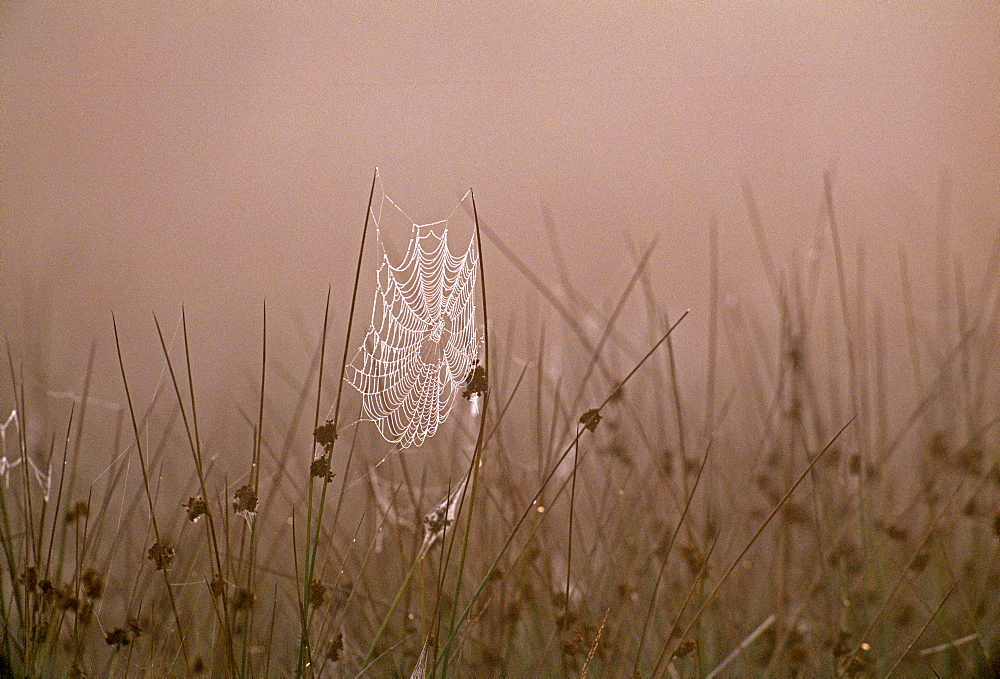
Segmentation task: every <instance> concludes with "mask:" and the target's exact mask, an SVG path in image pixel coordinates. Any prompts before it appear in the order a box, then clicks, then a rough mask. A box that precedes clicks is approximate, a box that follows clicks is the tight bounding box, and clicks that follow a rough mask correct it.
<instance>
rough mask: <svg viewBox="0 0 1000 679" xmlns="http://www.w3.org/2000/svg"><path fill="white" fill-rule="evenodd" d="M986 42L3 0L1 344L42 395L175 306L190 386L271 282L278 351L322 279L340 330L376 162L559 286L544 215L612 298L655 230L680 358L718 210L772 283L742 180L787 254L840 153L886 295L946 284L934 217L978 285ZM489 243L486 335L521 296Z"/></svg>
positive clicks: (814, 10)
mask: <svg viewBox="0 0 1000 679" xmlns="http://www.w3.org/2000/svg"><path fill="white" fill-rule="evenodd" d="M998 36H1000V5H998V4H997V3H995V2H964V3H948V2H926V3H914V2H906V3H891V2H859V1H855V2H834V3H815V2H801V3H791V2H789V3H761V4H758V3H730V2H722V3H716V4H711V3H676V2H649V3H643V2H635V3H631V2H630V3H624V2H622V3H619V2H609V3H604V2H601V3H563V2H530V3H529V2H517V3H497V4H495V5H493V4H489V5H487V4H486V3H437V2H434V3H355V2H345V3H326V2H298V3H249V2H248V3H244V2H228V3H227V2H191V3H187V2H183V3H182V2H144V3H104V2H74V3H45V2H31V1H21V2H7V3H3V4H2V5H0V304H2V310H0V332H2V333H3V334H4V335H5V337H7V338H9V340H10V341H11V343H12V347H13V348H14V350H15V353H16V354H18V355H22V356H26V357H28V358H31V357H34V358H35V359H36V362H37V361H41V362H42V363H44V365H45V366H46V368H45V370H46V371H47V374H40V375H39V376H38V378H39V379H45V380H47V381H48V382H49V388H52V389H62V388H75V389H79V383H80V381H81V380H82V373H83V365H84V363H85V360H86V355H87V351H88V348H89V345H90V342H91V340H92V339H94V338H97V340H98V342H99V344H100V351H101V354H100V358H99V364H100V365H102V366H104V367H105V368H106V369H107V371H110V372H109V374H111V375H113V374H114V373H113V371H111V367H113V366H114V363H113V362H112V360H111V353H110V350H111V349H110V348H111V347H113V345H111V344H110V341H111V340H110V338H111V335H110V319H111V312H112V310H113V311H114V312H115V313H116V314H117V316H118V319H119V322H120V329H121V330H122V332H123V335H124V342H125V344H126V346H127V348H128V353H127V357H126V360H130V361H132V362H133V363H132V364H133V365H135V364H144V363H143V361H146V360H149V359H148V357H150V356H154V357H155V355H156V351H155V349H156V346H155V342H156V340H155V330H154V328H153V325H152V317H151V312H154V311H155V312H156V313H157V314H159V315H160V317H161V320H162V321H163V322H164V325H165V326H166V327H167V332H168V333H170V332H172V331H173V328H174V326H175V324H176V321H177V318H178V314H179V310H180V305H181V304H182V303H185V304H186V305H187V308H188V311H189V313H190V314H191V319H190V321H191V322H192V343H193V345H194V346H195V347H197V358H198V362H199V363H200V368H201V369H202V370H203V371H204V374H206V375H208V376H210V378H209V379H217V378H222V377H224V376H225V375H226V374H227V373H228V372H230V371H234V370H235V371H237V372H239V371H245V370H246V371H252V366H253V365H254V361H255V356H256V355H257V352H258V351H259V328H260V321H259V317H260V312H261V304H262V300H263V299H264V298H265V297H266V298H267V300H268V305H269V308H270V309H271V312H272V313H273V314H274V316H273V323H274V324H275V326H280V327H281V328H282V329H280V330H275V332H281V333H285V334H286V335H287V338H286V341H287V342H288V343H289V344H290V345H292V346H295V347H299V348H301V347H303V346H305V340H303V339H302V338H301V337H300V335H302V336H305V335H308V336H309V337H313V336H314V335H315V332H316V331H317V330H318V327H319V325H320V322H321V315H322V304H323V300H324V298H325V295H326V289H327V285H332V286H333V291H334V305H335V308H334V311H333V316H334V318H335V319H340V320H342V319H343V318H344V315H345V314H346V308H347V302H348V300H349V292H348V291H349V286H350V283H351V280H352V277H353V267H354V258H355V256H356V254H355V253H356V251H357V246H358V241H359V238H360V231H361V226H362V223H363V219H364V212H365V205H366V201H367V197H368V190H369V187H370V182H371V177H372V172H373V170H374V168H375V167H376V166H377V167H379V168H380V172H381V175H382V178H383V180H384V183H385V185H386V189H387V191H388V193H389V194H390V195H391V196H392V197H393V198H394V199H395V200H396V201H397V202H398V203H399V204H400V205H401V206H403V207H404V208H405V209H406V210H407V212H408V213H409V214H410V215H412V216H413V217H414V218H415V219H417V220H420V221H433V220H436V219H439V218H441V217H442V216H443V215H445V214H447V213H448V212H450V211H451V209H452V208H453V207H454V205H455V203H456V201H457V200H458V199H459V198H460V197H461V196H462V195H463V194H464V193H465V191H466V190H467V189H468V188H469V187H472V188H473V189H474V190H475V192H476V200H477V204H478V209H479V214H480V216H481V217H482V219H483V221H484V222H488V224H489V225H490V226H491V228H492V229H493V230H494V231H496V232H498V233H499V234H501V235H502V237H503V238H504V239H505V240H506V241H507V242H508V243H509V244H510V245H511V246H512V247H514V248H515V249H516V250H517V251H518V252H519V253H521V256H522V257H523V258H524V259H525V260H526V261H527V262H528V263H529V264H530V265H531V266H532V267H533V268H534V269H535V270H536V271H537V272H538V273H539V274H540V275H541V276H543V278H545V279H546V280H549V281H552V282H553V283H554V282H555V280H556V277H555V274H554V273H553V269H552V259H551V256H550V252H549V248H548V246H547V240H546V237H545V235H544V234H545V232H544V229H543V221H542V216H541V215H542V211H543V209H545V210H548V211H549V213H550V214H551V215H552V219H553V222H554V223H555V225H556V227H557V229H558V233H559V237H560V242H561V244H562V248H563V250H564V253H565V255H566V257H567V259H568V260H569V261H570V262H571V265H572V273H573V276H574V278H575V282H576V283H577V284H578V285H580V286H584V285H587V284H591V285H593V286H594V290H593V294H594V296H595V298H596V300H597V301H598V302H601V303H604V304H605V306H607V305H608V304H610V303H613V301H614V299H615V297H616V296H617V294H618V293H619V291H620V290H621V288H622V287H623V285H624V281H625V280H626V279H627V277H628V275H629V273H630V270H631V266H632V261H633V260H632V258H631V255H630V254H629V253H630V250H629V247H628V245H627V243H626V235H627V236H628V237H629V238H631V239H632V240H633V241H634V242H635V243H636V244H637V246H639V247H642V246H644V245H645V244H646V243H648V242H649V241H650V239H651V238H653V237H654V235H657V234H659V236H660V240H659V244H658V249H657V253H656V255H655V256H654V259H653V265H652V267H651V272H652V273H651V276H652V279H653V281H654V282H655V285H656V289H657V294H658V295H659V300H660V302H661V303H662V304H663V305H664V307H665V308H666V309H668V310H670V312H671V313H672V314H674V315H676V314H677V313H679V312H680V311H682V310H684V309H686V308H691V309H692V315H691V317H690V320H689V321H686V323H687V324H688V325H689V326H690V328H691V330H690V334H689V335H688V336H687V337H688V339H687V340H683V338H679V341H680V342H681V350H682V351H687V352H688V354H689V355H691V356H695V355H697V354H698V353H699V352H700V351H701V349H700V348H699V346H697V345H698V342H699V341H700V338H702V337H703V334H704V331H703V329H702V328H703V327H704V324H705V320H706V310H705V306H706V293H707V289H708V244H707V228H708V227H707V225H708V222H709V219H711V218H712V217H713V216H714V217H717V218H718V220H719V224H720V247H721V250H722V257H723V261H724V267H723V272H724V273H723V285H724V286H726V289H727V290H736V289H737V288H738V289H739V292H740V294H741V295H746V296H748V297H749V298H751V299H752V298H754V296H755V295H763V292H762V290H763V285H764V278H763V276H762V273H761V271H760V267H759V260H758V257H757V255H756V251H755V250H754V245H753V239H752V236H751V234H750V231H749V226H748V221H747V218H746V209H745V205H744V202H743V194H742V188H741V186H742V184H743V183H744V182H745V183H747V184H748V185H749V186H750V187H752V188H753V190H754V192H755V194H756V196H757V199H758V201H759V203H760V208H761V212H762V215H763V217H764V220H765V224H766V228H767V231H768V235H769V238H770V239H771V243H772V245H773V247H774V249H775V254H776V257H777V258H778V260H779V262H781V263H782V264H785V263H789V262H793V261H794V260H795V258H796V257H798V256H800V255H801V252H802V251H804V250H805V249H806V248H808V247H809V243H810V238H811V235H812V230H813V229H814V227H815V226H816V223H817V219H818V216H819V211H820V208H821V205H822V203H821V199H822V177H823V172H824V171H828V170H829V171H831V172H832V173H833V176H834V178H835V191H836V195H837V200H838V209H839V213H840V217H841V220H842V231H843V232H842V237H843V239H844V242H845V247H846V248H847V250H848V251H849V253H851V257H850V262H854V255H853V253H854V252H855V250H856V248H857V247H858V246H859V245H860V244H863V245H864V247H865V249H866V258H867V261H868V262H869V267H870V271H871V272H872V273H869V277H870V278H871V281H872V285H873V287H879V284H880V283H881V284H882V287H883V288H885V289H887V290H888V289H891V290H895V289H897V287H898V269H897V268H896V258H897V249H898V248H899V247H900V246H905V247H906V248H907V251H908V253H909V254H910V255H911V257H912V258H913V260H914V262H915V263H916V264H915V279H916V280H915V284H916V285H917V287H918V291H922V292H924V293H930V292H932V291H933V283H934V276H933V266H934V263H935V249H934V248H935V243H936V240H935V239H936V238H938V236H939V234H940V233H944V234H945V235H946V236H947V241H948V243H949V246H950V247H951V248H952V249H953V250H954V252H955V253H956V256H957V257H960V258H961V259H962V261H964V262H965V263H966V269H967V272H968V274H969V276H970V279H971V280H978V279H977V278H976V276H979V275H981V273H982V271H981V269H982V266H983V265H984V262H985V250H986V249H987V248H988V245H989V244H990V242H991V240H992V238H994V237H995V234H996V231H997V218H998V216H1000V183H998V180H1000V130H998V127H1000V126H998V120H1000V117H998V110H1000V108H998V106H1000V55H998V52H1000V38H998ZM942 177H944V178H946V180H947V181H946V182H945V183H943V180H942ZM943 185H945V186H949V187H950V189H949V190H948V192H947V193H946V195H947V198H948V201H947V206H946V208H943V207H942V195H943V194H942V188H941V187H942V186H943ZM942 219H944V220H945V223H946V224H947V228H946V229H944V230H942V229H941V227H940V225H941V224H942ZM484 257H485V262H486V265H487V275H488V276H489V277H491V279H492V282H493V287H492V289H493V290H494V291H497V295H496V296H495V297H494V307H495V311H496V314H497V318H498V322H499V319H501V318H503V317H504V314H509V313H510V312H511V309H515V308H516V307H517V306H518V305H519V304H523V302H522V298H521V297H520V296H519V295H517V294H513V293H516V292H517V291H522V292H523V291H524V290H527V289H528V288H527V287H526V285H525V283H524V281H523V279H522V278H521V277H520V275H519V274H517V273H516V272H515V270H514V269H513V268H512V267H511V266H510V264H509V262H507V261H506V260H505V259H504V258H503V257H502V256H501V255H500V254H499V253H498V251H496V250H495V249H493V248H491V247H490V245H489V244H488V243H487V244H486V247H485V255H484ZM851 266H853V264H852V265H851ZM886 294H888V295H890V296H891V295H892V293H886ZM887 313H888V314H889V315H890V316H892V314H898V310H895V309H894V308H889V309H888V312H887ZM363 315H364V314H362V316H363ZM296 319H302V320H296ZM310 341H312V340H310ZM337 341H338V342H339V341H340V340H339V339H338V340H337ZM685 342H686V344H685ZM143 357H146V358H143ZM67 365H68V366H71V367H70V368H68V369H67V368H66V367H65V366H67ZM152 367H153V368H155V369H158V367H159V365H158V364H155V365H153V366H152ZM209 391H210V393H211V390H209ZM105 396H106V397H107V398H116V399H117V398H120V385H115V384H114V383H113V382H112V383H111V384H109V386H107V387H106V392H105Z"/></svg>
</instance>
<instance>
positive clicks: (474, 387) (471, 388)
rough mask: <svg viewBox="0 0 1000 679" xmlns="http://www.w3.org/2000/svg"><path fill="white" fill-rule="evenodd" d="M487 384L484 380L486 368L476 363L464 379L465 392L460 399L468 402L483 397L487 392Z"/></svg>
mask: <svg viewBox="0 0 1000 679" xmlns="http://www.w3.org/2000/svg"><path fill="white" fill-rule="evenodd" d="M489 388H490V387H489V382H488V381H487V379H486V368H484V367H483V366H481V365H479V361H476V365H475V366H474V367H473V368H472V370H470V371H469V375H468V376H467V377H466V378H465V391H463V392H462V398H464V399H465V400H467V401H469V400H472V399H473V398H475V397H477V396H482V395H484V394H485V393H486V392H487V391H488V390H489Z"/></svg>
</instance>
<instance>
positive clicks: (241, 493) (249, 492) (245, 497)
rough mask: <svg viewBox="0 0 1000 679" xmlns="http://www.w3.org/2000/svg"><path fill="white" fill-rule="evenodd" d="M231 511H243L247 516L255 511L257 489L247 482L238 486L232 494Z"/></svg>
mask: <svg viewBox="0 0 1000 679" xmlns="http://www.w3.org/2000/svg"><path fill="white" fill-rule="evenodd" d="M233 511H234V512H236V513H237V514H239V513H240V512H245V513H246V514H247V515H249V516H252V515H254V514H256V513H257V491H255V490H254V489H253V486H251V485H250V484H249V483H247V484H245V485H243V486H240V488H239V490H237V491H236V494H235V495H234V496H233Z"/></svg>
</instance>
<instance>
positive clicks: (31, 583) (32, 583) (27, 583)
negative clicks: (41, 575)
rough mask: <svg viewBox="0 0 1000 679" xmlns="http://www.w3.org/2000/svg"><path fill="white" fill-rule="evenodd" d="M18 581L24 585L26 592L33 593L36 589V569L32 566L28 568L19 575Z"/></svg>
mask: <svg viewBox="0 0 1000 679" xmlns="http://www.w3.org/2000/svg"><path fill="white" fill-rule="evenodd" d="M19 580H20V581H21V583H23V584H24V588H25V589H26V590H27V591H28V592H34V591H35V589H36V588H37V587H38V569H37V568H35V567H34V566H28V567H27V568H25V569H24V572H23V573H21V577H20V578H19Z"/></svg>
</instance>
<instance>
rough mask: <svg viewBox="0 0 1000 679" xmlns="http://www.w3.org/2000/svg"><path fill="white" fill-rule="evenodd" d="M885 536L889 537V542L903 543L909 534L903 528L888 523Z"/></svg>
mask: <svg viewBox="0 0 1000 679" xmlns="http://www.w3.org/2000/svg"><path fill="white" fill-rule="evenodd" d="M885 532H886V535H888V536H889V539H890V540H895V541H896V542H905V541H906V538H907V537H909V535H910V533H909V531H907V530H906V529H905V528H902V527H900V526H897V525H896V524H894V523H890V524H889V525H888V526H886V527H885Z"/></svg>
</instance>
